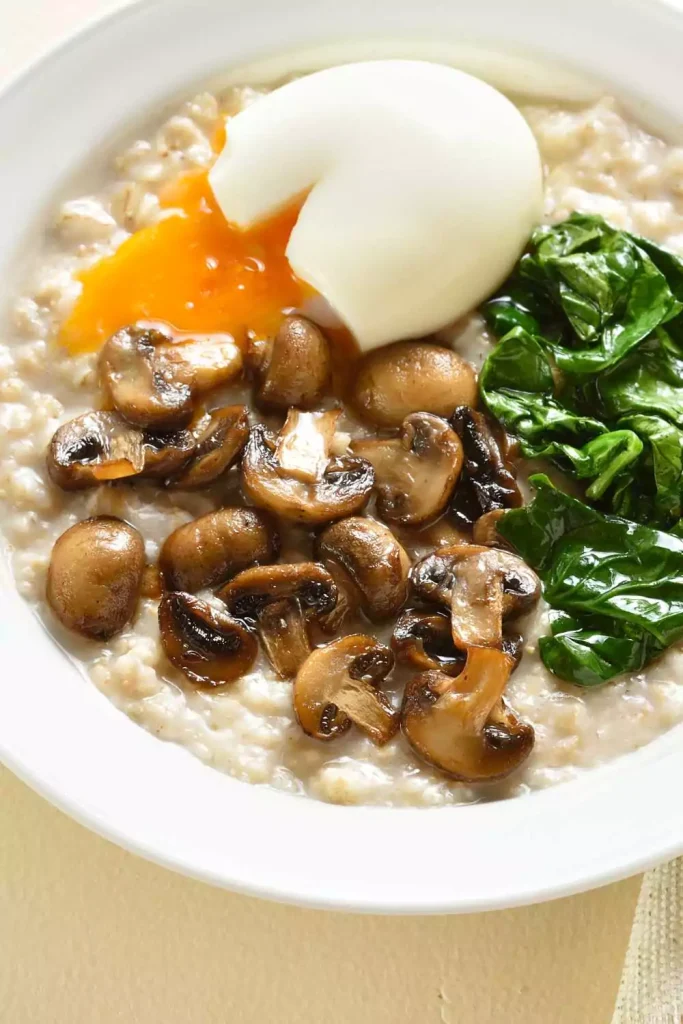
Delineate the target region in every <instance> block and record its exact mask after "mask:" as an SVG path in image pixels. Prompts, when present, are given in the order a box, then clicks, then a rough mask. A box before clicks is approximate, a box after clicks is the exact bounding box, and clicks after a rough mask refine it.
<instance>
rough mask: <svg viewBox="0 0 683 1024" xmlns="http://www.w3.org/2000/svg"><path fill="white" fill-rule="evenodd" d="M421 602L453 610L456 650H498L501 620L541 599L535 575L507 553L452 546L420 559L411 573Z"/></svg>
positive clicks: (452, 625) (524, 564) (463, 545)
mask: <svg viewBox="0 0 683 1024" xmlns="http://www.w3.org/2000/svg"><path fill="white" fill-rule="evenodd" d="M411 582H412V585H413V589H414V591H415V593H416V594H418V595H419V596H420V597H421V598H423V600H425V601H430V602H432V603H435V604H440V605H442V606H444V607H446V608H450V611H451V630H452V635H453V641H454V643H455V645H456V647H458V648H460V649H462V650H466V649H467V648H468V647H470V646H477V647H500V645H501V643H502V639H503V620H504V619H508V618H514V617H515V616H516V615H521V614H522V613H524V612H526V611H529V610H530V609H531V608H532V607H533V605H534V604H535V603H536V602H537V601H538V599H539V597H540V595H541V584H540V581H539V579H538V576H537V575H536V573H535V572H534V571H533V570H532V569H530V568H529V566H528V565H527V564H526V563H525V562H523V561H522V559H521V558H519V557H518V556H517V555H514V554H512V553H511V552H509V551H499V550H497V549H495V548H486V547H480V546H479V545H476V544H455V545H453V546H452V547H450V548H442V549H441V550H440V551H435V552H434V553H433V554H431V555H428V556H427V557H426V558H423V559H422V560H421V561H420V562H418V563H417V564H416V565H415V566H413V570H412V573H411Z"/></svg>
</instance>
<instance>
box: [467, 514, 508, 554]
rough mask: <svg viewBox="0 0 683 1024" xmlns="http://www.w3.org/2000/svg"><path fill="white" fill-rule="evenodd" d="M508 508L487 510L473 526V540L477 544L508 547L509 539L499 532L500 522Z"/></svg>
mask: <svg viewBox="0 0 683 1024" xmlns="http://www.w3.org/2000/svg"><path fill="white" fill-rule="evenodd" d="M506 511H507V509H504V508H494V509H493V510H492V511H491V512H485V513H484V515H483V516H480V517H479V519H477V521H476V523H475V524H474V526H473V527H472V540H473V541H474V543H475V544H483V545H485V546H486V547H490V548H507V547H508V544H507V541H505V540H504V538H503V537H501V535H500V534H499V533H498V523H499V522H500V520H501V519H502V517H503V516H504V515H505V513H506Z"/></svg>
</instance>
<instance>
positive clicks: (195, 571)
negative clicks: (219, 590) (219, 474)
mask: <svg viewBox="0 0 683 1024" xmlns="http://www.w3.org/2000/svg"><path fill="white" fill-rule="evenodd" d="M279 546H280V540H279V537H278V534H277V531H276V530H275V526H274V523H273V521H272V520H271V518H270V516H269V515H268V513H267V512H262V511H261V510H260V509H256V508H231V507H226V508H219V509H218V510H217V511H216V512H208V513H207V514H206V515H203V516H199V518H198V519H193V520H192V522H190V523H185V524H184V525H183V526H179V527H178V529H177V530H174V531H173V533H171V534H169V536H168V537H167V538H166V540H165V541H164V544H163V546H162V548H161V552H160V554H159V568H160V569H161V572H162V575H163V579H164V584H165V585H166V587H167V588H168V589H169V590H185V591H188V592H189V593H194V592H195V591H197V590H202V589H203V588H204V587H213V586H217V585H218V584H220V583H224V582H225V581H226V580H227V579H229V578H230V577H231V576H234V575H235V574H236V573H238V572H242V571H243V570H244V569H247V568H249V567H250V566H252V565H262V564H264V563H268V562H273V561H275V559H276V558H277V555H278V550H279Z"/></svg>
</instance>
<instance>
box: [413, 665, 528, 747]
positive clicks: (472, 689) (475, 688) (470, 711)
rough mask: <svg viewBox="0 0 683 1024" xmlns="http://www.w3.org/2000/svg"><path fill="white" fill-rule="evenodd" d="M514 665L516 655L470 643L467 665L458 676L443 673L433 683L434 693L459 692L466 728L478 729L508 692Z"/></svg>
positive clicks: (461, 718) (461, 721) (456, 708)
mask: <svg viewBox="0 0 683 1024" xmlns="http://www.w3.org/2000/svg"><path fill="white" fill-rule="evenodd" d="M513 667H514V662H513V660H512V658H509V657H508V656H507V654H503V652H502V651H495V650H489V649H488V648H485V647H470V649H469V650H468V652H467V662H466V663H465V668H464V669H463V671H462V672H461V673H460V675H458V676H455V677H453V676H449V675H446V674H445V673H439V676H440V678H439V679H438V680H434V681H433V682H431V684H430V688H431V690H432V691H433V692H434V693H439V694H442V695H444V696H445V695H447V694H449V693H450V694H454V695H457V697H458V700H457V705H456V703H454V704H453V705H452V707H453V710H454V711H456V713H457V717H458V721H459V724H460V727H461V728H462V729H463V731H464V732H471V733H478V732H481V730H482V729H483V728H484V725H485V724H486V722H487V720H488V717H489V715H490V714H491V712H492V711H493V708H494V707H495V706H496V704H497V703H498V701H499V700H500V698H501V697H502V696H503V693H504V692H505V687H506V686H507V684H508V680H509V678H510V673H511V672H512V669H513Z"/></svg>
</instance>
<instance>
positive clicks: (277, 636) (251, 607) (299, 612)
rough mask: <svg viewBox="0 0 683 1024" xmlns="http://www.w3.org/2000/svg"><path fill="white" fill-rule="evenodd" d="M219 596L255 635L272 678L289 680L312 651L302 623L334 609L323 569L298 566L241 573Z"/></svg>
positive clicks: (331, 586) (334, 591) (331, 585)
mask: <svg viewBox="0 0 683 1024" xmlns="http://www.w3.org/2000/svg"><path fill="white" fill-rule="evenodd" d="M218 596H219V597H220V598H221V600H223V601H225V603H226V605H227V606H228V608H229V610H230V612H231V613H232V614H233V615H234V616H235V618H238V619H243V620H244V621H245V622H247V623H249V624H250V625H251V626H253V627H254V628H256V629H257V630H258V633H259V636H260V637H261V642H262V644H263V646H264V648H265V650H266V654H267V655H268V657H269V658H270V661H271V663H272V665H273V667H274V668H275V670H276V672H277V673H278V674H279V675H280V676H281V677H282V678H283V679H289V678H291V677H292V676H294V675H296V672H297V670H298V668H299V666H300V665H301V663H302V661H303V660H304V659H305V658H306V657H308V654H309V652H310V650H311V644H310V640H309V637H308V629H307V622H308V621H310V620H311V619H314V618H316V617H318V616H320V615H325V614H327V613H328V612H330V611H331V610H332V609H333V608H334V606H335V603H336V600H337V588H336V586H335V584H334V580H333V579H332V577H331V576H330V574H329V573H328V572H327V570H326V569H324V568H323V566H322V565H318V564H316V563H315V562H297V563H295V564H293V565H268V566H259V567H257V568H254V569H246V570H245V571H244V572H241V573H240V574H239V575H238V576H236V577H235V578H234V579H233V580H231V581H230V583H227V584H226V585H225V586H224V587H223V588H222V589H221V590H220V591H219V592H218Z"/></svg>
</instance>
